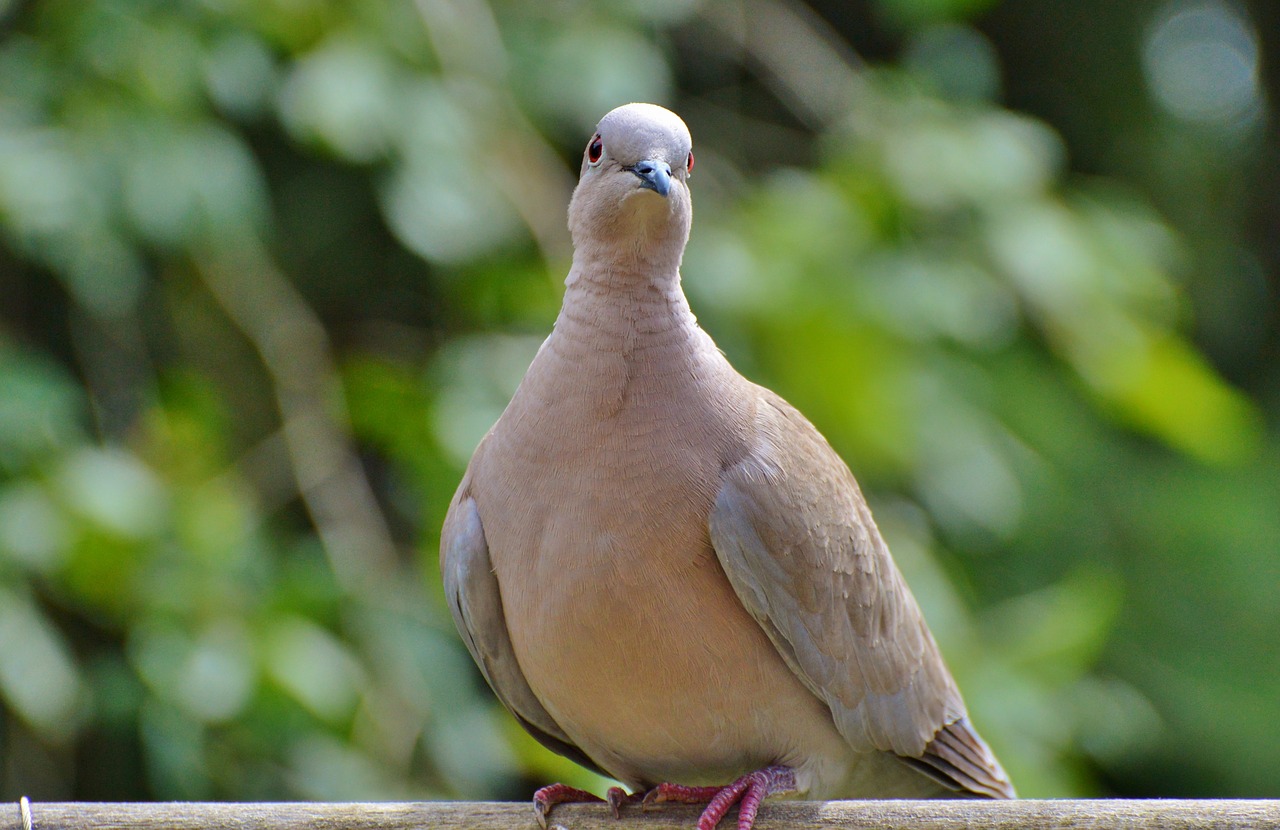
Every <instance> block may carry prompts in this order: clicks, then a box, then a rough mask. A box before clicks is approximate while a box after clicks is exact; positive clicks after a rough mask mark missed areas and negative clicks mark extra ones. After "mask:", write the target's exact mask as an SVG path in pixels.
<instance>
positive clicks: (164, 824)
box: [0, 799, 1280, 830]
mask: <svg viewBox="0 0 1280 830" xmlns="http://www.w3.org/2000/svg"><path fill="white" fill-rule="evenodd" d="M0 809H3V805H0ZM733 815H734V814H731V815H730V819H729V820H727V821H726V822H724V823H723V824H722V825H721V828H722V830H732V823H731V822H732V819H733ZM31 816H32V820H33V830H126V828H128V830H161V828H163V829H164V830H215V829H216V830H223V829H224V828H225V829H226V830H249V829H250V828H254V829H255V830H257V829H258V828H260V829H261V830H420V829H421V830H426V828H430V830H508V828H520V830H536V828H537V825H536V824H535V823H534V819H533V808H532V807H531V806H530V805H529V804H526V803H508V802H503V803H497V802H456V801H434V802H408V803H383V802H379V803H344V804H318V803H294V802H290V803H265V804H261V803H259V804H247V803H245V804H240V803H228V802H220V803H117V804H105V803H79V802H72V803H67V802H63V803H42V802H38V801H37V802H32V804H31ZM697 816H698V810H697V809H696V808H694V807H686V806H680V805H663V806H662V807H660V808H657V809H654V810H651V811H649V812H641V811H640V810H639V809H634V808H633V809H625V808H624V811H623V814H622V819H621V821H620V822H615V821H614V819H613V818H612V817H611V816H610V815H609V812H608V810H607V809H606V808H604V807H603V806H599V805H578V804H573V805H562V806H559V807H556V809H555V811H554V812H553V813H552V815H551V826H552V827H553V828H555V827H560V828H563V830H693V827H694V824H695V822H696V820H697ZM756 828H757V830H860V829H861V828H866V830H873V829H874V830H899V829H900V830H960V828H996V830H1014V828H1019V829H1020V830H1021V829H1022V828H1025V829H1026V830H1041V828H1058V829H1060V830H1065V829H1066V828H1098V829H1099V830H1102V828H1131V829H1132V830H1142V829H1143V828H1153V829H1154V828H1160V830H1201V828H1206V829H1207V828H1214V829H1215V830H1217V828H1280V801H1274V800H1268V801H1262V800H1258V801H1246V800H1232V801H1183V800H1169V801H1131V800H1088V801H1066V800H1062V801H1036V800H1030V799H1028V800H1018V801H976V800H975V801H963V800H956V801H830V802H817V801H808V802H803V801H797V802H785V801H781V802H776V803H770V804H766V805H765V806H764V808H763V809H762V810H761V811H760V816H759V818H758V819H757V821H756ZM21 829H22V819H21V813H20V810H19V807H18V803H17V802H10V804H9V806H8V811H7V812H5V813H3V814H2V815H0V830H21Z"/></svg>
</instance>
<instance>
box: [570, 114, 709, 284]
mask: <svg viewBox="0 0 1280 830" xmlns="http://www.w3.org/2000/svg"><path fill="white" fill-rule="evenodd" d="M692 171H693V139H692V138H690V136H689V128H688V127H686V126H685V124H684V122H683V121H681V120H680V116H678V115H676V114H675V113H674V112H671V111H670V110H667V109H663V108H662V107H659V106H655V105H654V104H627V105H626V106H622V107H618V108H617V109H615V110H613V111H612V112H610V113H609V114H608V115H606V116H605V117H604V118H602V119H600V123H599V124H598V125H597V126H596V131H595V134H594V135H592V136H591V139H590V140H589V141H588V142H587V146H586V149H585V150H584V151H583V154H582V174H581V177H580V178H579V179H578V186H577V188H576V189H575V190H574V191H573V200H572V201H571V202H570V204H569V230H570V232H571V233H572V234H573V241H574V245H575V246H576V247H577V248H578V249H579V250H582V249H583V248H591V249H596V250H600V249H602V248H603V250H604V251H613V252H614V253H615V254H618V255H624V256H634V257H638V258H639V259H641V260H649V259H652V258H654V257H657V256H660V255H661V256H669V255H670V253H671V251H672V249H674V254H675V257H676V260H677V262H678V260H679V256H680V254H681V253H682V252H683V250H684V243H685V242H686V241H687V240H688V237H689V225H690V222H691V219H692V216H693V204H692V202H691V200H690V198H689V186H688V182H689V174H690V173H691V172H692Z"/></svg>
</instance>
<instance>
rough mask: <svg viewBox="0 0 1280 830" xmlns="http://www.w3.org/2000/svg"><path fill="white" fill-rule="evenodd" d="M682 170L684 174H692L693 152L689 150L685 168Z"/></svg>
mask: <svg viewBox="0 0 1280 830" xmlns="http://www.w3.org/2000/svg"><path fill="white" fill-rule="evenodd" d="M684 169H685V172H686V173H692V172H693V151H692V150H690V151H689V160H688V161H687V162H685V168H684Z"/></svg>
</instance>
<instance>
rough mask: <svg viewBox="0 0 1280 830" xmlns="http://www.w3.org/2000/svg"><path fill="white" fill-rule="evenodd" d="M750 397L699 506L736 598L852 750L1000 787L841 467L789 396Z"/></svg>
mask: <svg viewBox="0 0 1280 830" xmlns="http://www.w3.org/2000/svg"><path fill="white" fill-rule="evenodd" d="M759 395H760V400H759V405H758V407H757V414H756V434H755V436H754V442H753V443H754V446H753V448H752V450H751V451H750V454H749V455H747V456H746V457H745V458H744V459H742V460H741V461H739V462H738V463H736V464H735V465H734V466H732V467H730V468H729V469H728V470H727V471H726V473H725V478H724V482H723V484H722V486H721V489H720V492H719V494H718V495H717V498H716V502H715V506H714V507H713V509H712V512H711V516H710V534H711V542H712V545H713V546H714V548H715V551H716V555H717V556H718V557H719V560H720V564H721V565H722V566H723V568H724V571H725V574H726V575H727V576H728V578H729V582H730V583H731V584H732V585H733V588H734V591H735V592H736V593H737V595H738V597H739V599H740V600H741V601H742V603H743V605H745V606H746V608H747V610H748V611H749V612H750V613H751V615H752V616H753V617H754V618H755V619H756V621H757V622H758V623H759V624H760V625H761V627H762V628H763V629H764V630H765V632H766V633H767V634H768V636H769V639H770V640H771V641H772V642H773V644H774V646H775V647H776V648H777V649H778V651H779V652H780V653H781V655H782V657H783V658H784V659H785V660H786V662H787V664H788V665H789V666H790V667H791V669H792V671H794V672H795V673H796V675H797V676H798V677H799V678H800V680H801V681H802V682H803V683H804V684H805V685H806V686H807V687H808V688H809V689H810V690H811V691H812V692H813V693H814V694H815V695H817V696H818V697H819V698H820V699H821V700H823V701H825V702H826V704H827V706H828V707H829V708H830V709H831V714H832V717H833V718H834V720H835V723H836V728H837V729H838V730H839V731H840V734H841V735H843V736H844V737H845V740H847V741H848V742H849V744H850V745H851V746H852V747H853V748H855V749H857V750H862V751H866V750H871V749H878V750H884V751H890V752H894V753H896V754H897V755H899V756H901V757H902V758H903V759H904V760H905V761H907V762H908V763H910V764H911V765H912V766H915V767H917V768H918V769H920V770H921V771H922V772H925V773H926V774H928V775H930V776H931V777H933V778H935V779H937V780H938V781H939V782H940V783H942V784H943V785H945V786H947V787H949V788H951V789H954V790H956V791H959V792H963V793H968V794H973V795H985V796H990V797H1012V795H1013V789H1012V787H1011V786H1010V784H1009V780H1008V778H1007V776H1006V775H1005V773H1004V771H1003V770H1002V769H1001V768H1000V765H999V763H998V762H997V761H996V760H995V757H994V756H993V755H992V753H991V751H990V750H989V749H988V748H987V746H986V744H984V743H983V742H982V739H981V738H979V737H978V735H977V733H976V732H974V731H973V729H972V728H971V727H970V726H969V724H968V721H967V719H966V714H965V708H964V702H963V701H962V700H961V698H960V693H959V691H958V690H957V688H956V685H955V682H954V681H953V680H952V678H951V674H950V672H949V671H948V670H947V667H946V665H945V664H944V663H943V660H942V656H941V655H940V654H939V652H938V647H937V645H936V643H935V642H934V640H933V636H932V634H930V632H929V629H928V627H927V626H926V624H925V621H924V617H923V616H922V615H921V613H920V609H919V607H918V606H917V605H916V602H915V599H914V598H913V597H912V595H911V592H910V590H908V588H907V585H906V582H905V581H904V580H903V578H902V575H901V574H900V573H899V572H898V569H897V566H895V565H894V563H893V559H892V558H891V557H890V555H889V550H888V548H887V547H886V545H885V543H884V540H883V539H882V538H881V537H880V532H879V531H878V530H877V529H876V526H875V522H874V521H873V520H872V518H871V512H870V510H869V509H868V507H867V504H866V502H865V501H864V499H863V497H862V493H861V492H860V491H859V489H858V485H857V483H856V482H855V481H854V478H853V475H852V474H851V473H850V472H849V468H848V467H847V466H846V465H845V464H844V462H843V461H842V460H841V459H840V457H839V456H838V455H836V453H835V451H834V450H833V449H832V448H831V446H830V445H829V444H828V443H827V442H826V440H825V439H824V438H823V437H822V436H821V435H820V434H819V433H818V431H817V429H816V428H814V426H813V425H812V424H810V423H809V422H808V421H807V420H805V418H804V416H803V415H801V414H800V413H799V412H798V411H797V410H796V409H795V408H794V407H792V406H791V405H790V404H788V403H787V402H786V401H784V400H782V399H781V398H779V397H778V396H777V395H774V394H773V393H772V392H769V391H768V390H765V389H759Z"/></svg>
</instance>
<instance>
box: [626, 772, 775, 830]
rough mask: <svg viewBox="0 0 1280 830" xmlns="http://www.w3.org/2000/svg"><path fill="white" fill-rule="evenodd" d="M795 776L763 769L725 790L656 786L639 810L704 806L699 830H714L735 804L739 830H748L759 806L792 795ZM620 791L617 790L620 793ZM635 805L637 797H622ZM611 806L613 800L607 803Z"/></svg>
mask: <svg viewBox="0 0 1280 830" xmlns="http://www.w3.org/2000/svg"><path fill="white" fill-rule="evenodd" d="M795 789H796V773H795V770H793V769H791V767H765V768H764V769H762V770H756V771H755V772H753V773H750V774H748V775H744V776H742V777H741V778H739V779H738V780H737V781H734V782H733V783H732V784H730V785H729V786H727V787H685V786H682V785H680V784H659V785H658V786H656V787H654V788H653V789H652V790H649V792H647V793H645V795H644V798H643V799H641V802H640V803H641V806H642V807H649V806H650V805H653V804H662V803H665V802H676V803H679V804H706V805H707V809H705V810H703V811H702V816H701V817H700V818H699V819H698V830H715V827H716V825H717V824H719V823H720V819H722V818H724V817H725V814H726V813H728V812H729V808H731V807H732V806H733V805H734V804H740V806H739V808H738V830H751V827H752V825H753V824H755V821H756V813H758V812H759V811H760V802H762V801H764V800H765V799H766V798H768V797H769V796H771V795H779V794H781V793H790V792H795ZM621 792H622V791H621V790H619V793H621ZM624 797H625V798H626V799H628V801H634V800H635V798H636V796H635V795H631V796H624ZM610 803H612V798H611V799H610Z"/></svg>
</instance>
